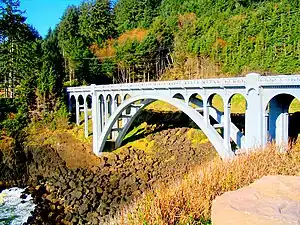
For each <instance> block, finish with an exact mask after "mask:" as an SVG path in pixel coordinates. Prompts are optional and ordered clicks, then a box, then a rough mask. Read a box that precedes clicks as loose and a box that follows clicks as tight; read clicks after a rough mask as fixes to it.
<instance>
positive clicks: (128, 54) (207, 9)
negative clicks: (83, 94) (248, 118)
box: [59, 0, 300, 82]
mask: <svg viewBox="0 0 300 225" xmlns="http://www.w3.org/2000/svg"><path fill="white" fill-rule="evenodd" d="M103 2H106V4H103ZM89 4H90V5H87V4H84V3H83V4H82V5H81V6H80V7H78V8H77V10H78V18H79V19H78V22H77V23H78V32H77V34H78V39H80V38H83V39H86V40H87V41H85V42H83V45H84V46H86V48H88V49H89V51H90V52H92V53H93V55H94V56H96V57H97V58H98V59H99V62H98V64H97V65H96V66H95V65H94V64H95V63H93V67H92V68H95V67H97V66H98V67H99V68H98V69H97V70H96V71H98V74H99V72H100V73H101V74H102V76H109V77H110V78H111V79H113V80H115V81H116V82H135V81H147V80H159V79H189V78H203V77H204V78H205V77H217V76H236V75H239V74H245V73H247V72H250V71H256V72H260V73H266V74H276V73H280V74H282V73H285V74H290V73H298V72H299V71H300V69H299V68H300V35H299V33H300V10H299V6H300V4H299V1H297V0H292V1H289V0H281V1H280V0H273V1H262V0H119V1H118V2H117V3H116V4H115V5H114V7H113V9H112V10H110V11H109V10H108V9H107V10H108V11H105V10H104V11H103V9H104V8H105V7H106V8H107V4H108V3H107V1H104V0H97V1H90V3H89ZM92 6H94V8H93V10H95V6H97V7H98V9H99V10H98V11H95V13H94V14H93V13H91V14H85V11H86V10H87V8H88V7H91V8H92ZM104 6H105V7H104ZM101 7H102V8H101ZM103 7H104V8H103ZM100 9H102V11H101V10H100ZM96 12H97V13H96ZM105 12H106V13H107V14H105ZM101 13H102V14H101ZM100 15H105V16H106V17H103V18H102V19H101V20H100V19H99V18H100ZM65 18H68V13H67V12H66V15H65V16H64V17H63V19H62V22H61V24H65ZM83 18H85V19H88V20H87V21H91V22H89V23H86V22H85V23H83V22H84V20H83ZM90 23H92V25H95V26H94V28H95V31H93V30H92V29H91V27H92V25H91V24H90ZM82 24H83V25H82ZM59 27H61V25H59ZM89 29H90V32H87V30H89ZM63 39H64V38H63V37H62V38H61V40H60V42H61V43H62V44H61V46H62V47H63V45H64V44H63V43H65V42H64V40H63ZM77 46H78V43H77ZM73 49H74V48H72V50H73ZM65 57H67V61H70V65H76V64H75V63H72V62H71V61H72V58H71V57H69V58H68V56H65ZM88 57H89V58H91V57H92V56H88ZM82 58H83V57H82ZM86 58H87V57H86ZM77 60H78V59H77ZM84 60H86V59H82V61H84ZM84 62H86V61H84ZM89 64H91V62H90V61H89ZM90 66H92V65H90ZM75 70H76V69H75ZM84 79H86V78H84ZM96 80H97V79H96ZM87 82H89V80H87Z"/></svg>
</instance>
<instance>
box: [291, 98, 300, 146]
mask: <svg viewBox="0 0 300 225" xmlns="http://www.w3.org/2000/svg"><path fill="white" fill-rule="evenodd" d="M299 124H300V100H299V99H298V98H294V100H293V101H292V102H291V104H290V107H289V143H290V145H293V144H295V143H296V142H297V140H299V136H300V126H299Z"/></svg>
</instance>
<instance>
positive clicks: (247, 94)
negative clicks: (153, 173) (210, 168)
mask: <svg viewBox="0 0 300 225" xmlns="http://www.w3.org/2000/svg"><path fill="white" fill-rule="evenodd" d="M67 93H68V97H69V110H70V112H74V113H75V115H76V123H77V124H79V123H80V117H79V115H80V113H81V112H84V121H85V135H86V136H88V119H89V116H88V110H89V109H91V111H92V116H91V118H92V126H93V151H94V153H95V154H96V155H100V154H101V152H102V151H103V148H104V146H105V143H106V141H108V140H110V141H113V142H114V143H115V147H119V146H120V145H121V143H122V140H123V138H124V136H125V135H126V132H127V131H128V129H129V128H130V126H131V124H132V123H133V121H134V120H135V119H136V118H137V117H138V115H139V114H140V113H141V112H142V110H143V109H144V108H145V107H146V106H147V105H149V104H150V103H152V102H154V101H156V100H161V101H164V102H167V103H169V104H171V105H173V106H175V107H177V108H178V109H179V110H181V111H182V112H184V113H185V114H186V115H187V116H189V117H190V118H191V119H192V120H193V121H194V122H195V124H196V125H197V126H198V127H199V128H200V129H201V130H202V131H203V132H204V134H205V135H206V136H207V137H208V139H209V140H210V142H211V143H212V145H213V146H214V147H215V149H216V151H217V152H218V153H219V155H220V156H221V157H222V158H223V159H226V158H232V157H234V155H235V152H234V151H233V150H232V149H231V141H233V142H235V143H236V145H237V146H238V148H239V149H248V150H250V149H253V148H256V147H262V146H265V145H266V144H267V142H269V141H275V142H276V144H278V145H279V146H286V145H287V144H288V136H289V113H288V109H289V106H290V104H291V102H292V101H293V99H294V98H297V99H300V75H279V76H261V75H259V74H256V73H251V74H248V75H247V76H245V77H235V78H218V79H201V80H180V81H160V82H148V83H130V84H113V85H93V84H92V85H90V86H81V87H69V88H67ZM216 94H218V95H220V96H221V97H222V100H223V106H224V109H223V112H222V111H221V110H220V111H219V110H218V109H217V108H216V107H213V105H212V98H213V97H214V96H215V95H216ZM236 94H240V95H242V96H244V98H245V100H246V112H245V130H244V132H241V131H240V130H239V129H238V128H237V127H236V126H235V125H234V124H233V123H232V122H231V104H230V102H231V99H232V98H233V96H234V95H236ZM212 120H213V121H215V122H214V123H211V121H212ZM217 129H219V130H220V129H221V130H222V134H220V132H217Z"/></svg>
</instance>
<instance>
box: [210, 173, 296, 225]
mask: <svg viewBox="0 0 300 225" xmlns="http://www.w3.org/2000/svg"><path fill="white" fill-rule="evenodd" d="M212 224H213V225H241V224H243V225H253V224H257V225H296V224H297V225H299V224H300V177H299V176H265V177H263V178H261V179H260V180H257V181H255V182H254V183H252V184H251V185H249V186H248V187H244V188H241V189H239V190H237V191H230V192H226V193H224V194H223V195H221V196H218V197H217V198H216V199H215V200H214V201H213V205H212Z"/></svg>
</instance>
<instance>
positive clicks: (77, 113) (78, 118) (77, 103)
mask: <svg viewBox="0 0 300 225" xmlns="http://www.w3.org/2000/svg"><path fill="white" fill-rule="evenodd" d="M79 123H80V105H79V99H78V98H77V99H76V124H77V125H79Z"/></svg>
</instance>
